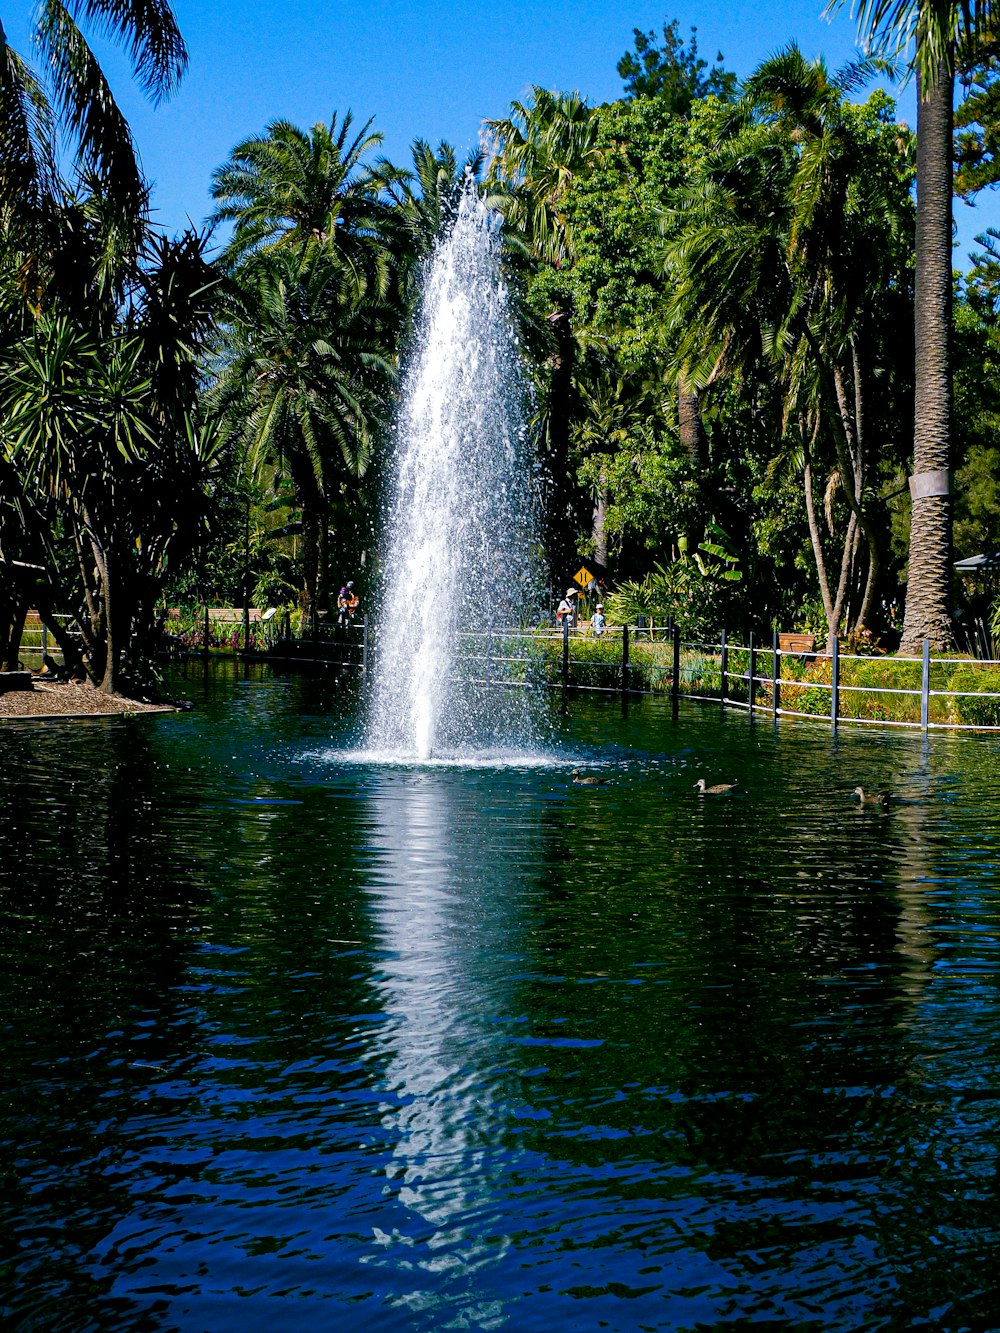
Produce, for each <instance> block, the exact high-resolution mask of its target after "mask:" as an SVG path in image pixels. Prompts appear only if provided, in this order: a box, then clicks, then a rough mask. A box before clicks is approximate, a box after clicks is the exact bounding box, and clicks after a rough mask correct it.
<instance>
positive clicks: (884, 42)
mask: <svg viewBox="0 0 1000 1333" xmlns="http://www.w3.org/2000/svg"><path fill="white" fill-rule="evenodd" d="M844 2H845V0H830V3H829V4H828V6H827V10H828V11H832V10H836V9H839V8H841V6H842V5H843V4H844ZM997 10H998V6H997V4H996V3H995V0H958V2H956V0H861V3H860V4H859V6H858V23H859V30H860V32H861V34H862V36H863V38H864V39H865V40H866V41H867V42H869V43H871V44H873V45H874V46H880V47H882V48H883V49H886V48H888V49H894V50H895V51H897V52H898V51H902V50H903V49H905V48H906V47H907V46H908V45H909V43H910V42H911V41H913V42H914V43H915V54H914V57H913V66H914V68H915V71H916V75H917V235H916V256H917V262H916V289H915V302H914V342H915V364H914V368H915V404H914V430H913V475H912V476H911V478H910V494H911V497H912V509H911V517H910V552H909V555H910V558H909V572H908V575H907V584H906V612H905V616H904V621H903V637H902V642H901V643H900V651H901V652H904V653H916V652H917V651H918V650H919V648H920V645H921V642H922V641H923V640H924V639H929V640H930V641H931V643H932V644H933V645H934V646H935V647H936V648H947V647H948V646H949V645H950V644H951V643H952V642H953V631H952V621H951V585H952V568H951V561H952V498H951V468H952V447H951V417H952V375H951V360H952V358H951V343H952V330H951V325H952V311H951V307H952V269H951V239H952V205H951V200H952V151H953V149H952V132H953V120H954V88H955V50H956V45H957V44H958V43H959V42H960V41H962V40H966V39H967V40H973V39H975V37H976V36H977V35H982V34H985V33H987V32H988V31H989V30H990V29H991V28H992V27H993V26H994V25H995V23H996V18H997Z"/></svg>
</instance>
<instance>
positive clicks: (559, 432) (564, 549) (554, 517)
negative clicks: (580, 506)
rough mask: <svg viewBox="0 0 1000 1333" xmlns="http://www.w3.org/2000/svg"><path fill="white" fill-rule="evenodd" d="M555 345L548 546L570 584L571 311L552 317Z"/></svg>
mask: <svg viewBox="0 0 1000 1333" xmlns="http://www.w3.org/2000/svg"><path fill="white" fill-rule="evenodd" d="M548 324H549V328H550V329H551V331H552V338H553V341H554V343H555V353H554V355H553V357H552V359H551V362H550V365H551V376H550V379H549V403H548V414H547V415H548V421H547V429H546V441H545V443H546V446H547V451H548V460H547V461H548V473H549V486H550V495H549V497H548V503H547V504H546V506H545V508H546V514H547V519H548V523H547V526H548V531H547V533H546V547H547V548H548V557H549V565H550V567H551V571H552V576H553V578H554V579H555V582H556V583H557V584H558V583H564V582H565V581H566V571H567V570H568V569H569V568H571V566H572V564H573V562H574V561H575V558H576V536H577V533H576V516H575V509H576V501H577V488H576V485H575V479H574V478H573V477H572V476H571V475H570V461H569V453H570V450H569V443H570V440H569V434H570V431H569V428H570V407H571V398H572V390H573V362H574V359H575V356H574V354H575V350H576V347H575V343H574V341H573V326H572V322H571V318H570V312H569V311H568V310H553V311H552V313H551V314H550V315H549V317H548Z"/></svg>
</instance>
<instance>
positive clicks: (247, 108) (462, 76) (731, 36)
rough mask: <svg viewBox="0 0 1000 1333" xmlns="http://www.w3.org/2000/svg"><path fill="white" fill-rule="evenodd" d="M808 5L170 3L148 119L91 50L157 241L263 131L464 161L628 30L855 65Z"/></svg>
mask: <svg viewBox="0 0 1000 1333" xmlns="http://www.w3.org/2000/svg"><path fill="white" fill-rule="evenodd" d="M27 8H28V6H25V10H27ZM822 8H823V0H785V3H783V4H774V3H771V4H765V3H762V2H759V3H752V2H751V0H724V3H716V4H714V5H711V6H710V5H706V4H704V3H701V4H699V5H697V6H696V5H691V4H681V3H679V2H678V3H677V4H676V5H674V4H671V5H670V6H669V7H666V8H665V7H664V5H663V4H662V3H647V2H646V0H630V2H629V3H625V2H624V0H576V2H575V3H569V0H507V2H506V3H501V4H496V3H494V4H489V5H487V4H485V3H482V2H481V0H471V2H469V3H464V4H462V3H448V0H440V2H439V3H437V4H435V3H432V0H370V2H369V3H365V2H364V0H353V2H352V3H348V2H347V0H284V3H269V4H263V3H261V2H260V0H213V2H212V3H208V2H207V0H175V9H176V13H177V16H178V19H179V22H180V26H181V31H182V32H183V33H184V37H185V40H186V41H187V44H188V47H189V50H190V54H191V64H190V68H189V71H188V74H187V76H186V78H185V80H184V82H183V84H182V85H181V88H180V89H179V91H178V92H177V93H176V94H175V95H174V97H173V98H172V99H171V100H170V101H169V102H166V103H164V104H163V105H161V106H160V107H158V108H152V107H150V106H149V104H148V103H146V102H145V101H144V100H143V98H142V96H141V94H139V93H138V91H137V90H135V89H134V88H133V87H132V86H131V85H130V84H129V82H128V79H127V72H126V68H127V67H126V66H125V64H124V62H123V61H122V60H121V58H120V57H119V56H118V55H117V53H116V52H114V50H113V49H111V48H108V47H105V46H103V45H102V44H101V43H96V45H97V48H98V50H99V53H100V56H101V59H102V62H103V63H104V65H105V68H106V70H107V71H108V73H109V75H110V77H111V79H112V83H113V85H114V88H115V92H116V95H117V96H118V97H119V100H120V102H121V103H122V105H123V107H124V108H125V111H126V114H127V115H128V117H129V120H130V122H131V124H132V126H133V129H134V131H135V135H136V139H137V142H138V144H139V149H140V152H141V155H142V160H143V164H144V167H145V169H146V172H147V174H148V175H149V176H150V177H151V178H152V179H153V181H154V182H155V192H154V204H155V206H156V208H157V210H158V211H157V218H158V220H159V221H160V222H161V224H162V225H163V226H165V227H166V228H167V229H168V230H171V231H172V230H176V229H178V228H179V227H182V226H184V224H185V222H186V220H187V219H188V218H189V217H190V218H191V219H192V220H193V221H194V222H196V223H198V224H200V223H201V222H202V220H203V219H204V217H205V215H206V214H207V213H208V212H209V211H210V207H211V203H210V197H209V179H210V176H211V172H212V170H213V168H215V167H216V166H218V165H219V164H220V163H221V162H223V161H225V160H226V158H227V157H228V155H229V153H230V151H231V149H232V147H233V145H234V144H236V143H237V142H238V141H239V140H240V139H241V138H242V137H244V136H246V135H248V134H251V133H254V132H257V131H259V130H261V129H263V128H264V126H265V125H266V124H267V123H268V122H269V121H271V120H274V119H278V118H288V119H290V120H292V121H294V122H295V123H297V124H300V125H302V126H308V125H312V124H313V123H314V122H316V121H317V120H329V117H330V115H331V113H332V112H333V111H334V110H336V111H338V112H339V113H343V112H344V111H346V110H347V109H348V108H350V109H351V110H352V111H353V112H354V115H355V120H356V122H357V123H359V124H360V123H363V122H364V121H365V120H367V119H368V118H369V117H374V119H375V126H376V128H378V129H380V130H381V131H382V132H383V134H384V136H385V141H384V146H383V147H384V151H385V153H386V155H387V156H388V157H390V158H391V159H392V160H393V161H395V162H399V163H401V164H402V163H405V162H407V161H408V160H409V151H408V150H409V144H410V141H411V140H412V139H413V138H414V137H416V136H418V135H419V136H421V137H423V138H425V139H429V140H431V141H432V142H434V143H436V142H437V141H438V140H439V139H442V138H445V139H448V140H449V141H450V142H452V143H453V144H454V145H455V146H456V147H457V148H458V149H459V150H460V152H462V153H464V152H465V151H466V150H467V149H468V148H470V147H472V146H473V145H474V144H475V143H476V141H477V137H478V132H479V126H480V123H481V122H482V120H483V119H485V118H487V117H498V116H502V115H504V114H505V113H506V111H507V108H508V107H509V105H510V102H511V100H512V99H513V98H519V97H521V96H523V94H524V93H525V92H526V91H527V89H528V88H529V87H530V85H531V84H533V83H535V84H541V85H543V86H545V87H548V88H557V89H560V90H570V89H575V90H577V91H579V92H580V93H582V94H584V95H585V96H586V97H587V98H588V100H589V101H590V102H591V103H596V102H603V101H608V100H611V99H613V98H615V97H618V96H620V95H621V92H622V85H621V80H620V79H619V77H618V75H617V73H616V70H615V66H616V64H617V62H618V60H619V58H620V57H621V55H622V54H623V53H624V52H625V51H626V50H628V49H629V48H630V47H631V45H632V30H633V28H635V27H638V28H641V29H650V28H656V29H657V31H659V29H660V28H661V27H662V24H663V22H664V19H665V18H673V17H676V18H677V19H678V20H679V21H680V24H681V30H682V32H683V33H684V34H685V36H687V33H688V29H689V27H690V26H691V25H692V24H695V25H696V26H697V28H698V44H699V48H700V53H701V54H702V55H703V56H705V57H707V58H708V59H709V60H711V59H712V58H714V56H715V54H716V51H718V50H721V51H722V52H723V54H724V56H725V63H726V65H727V67H728V68H730V69H733V70H735V71H736V73H737V74H739V75H745V74H747V73H749V72H750V70H752V69H753V68H754V66H755V65H756V64H758V63H759V62H760V61H761V60H762V59H764V57H766V56H767V55H769V54H771V53H772V52H773V51H775V50H777V49H779V48H780V47H781V46H783V45H785V44H786V43H787V42H789V41H791V40H792V39H795V40H796V41H798V43H799V45H800V46H801V47H802V49H803V51H804V52H805V54H806V55H808V56H814V55H819V54H823V55H825V56H826V58H827V60H828V62H829V63H830V64H831V65H834V66H836V65H839V64H842V63H843V62H844V61H845V60H849V59H851V58H852V57H853V56H855V55H856V48H855V45H854V38H855V25H854V21H853V20H852V18H851V17H850V11H849V7H845V8H844V9H843V10H842V11H841V12H840V13H839V14H838V15H837V16H836V17H835V18H834V19H832V20H827V19H824V18H822V17H821V11H822ZM4 22H5V24H6V25H7V29H8V34H9V37H10V40H11V42H12V44H14V45H15V46H18V47H19V48H20V49H21V50H22V51H23V50H24V38H23V30H20V31H19V30H18V27H17V24H16V23H15V22H14V21H13V17H12V18H11V20H10V21H8V17H7V15H6V14H5V16H4ZM900 115H901V117H902V118H903V119H905V120H908V121H910V122H911V123H912V121H913V119H914V109H913V92H912V89H910V90H905V91H904V92H903V93H902V94H901V96H900ZM956 217H957V220H958V223H959V236H960V241H961V253H962V254H964V252H965V251H966V250H967V249H968V247H969V245H971V244H972V241H973V237H974V236H975V234H976V233H977V232H979V231H983V230H985V228H986V226H988V225H1000V199H997V198H995V197H993V196H991V197H989V198H987V199H985V200H984V201H983V202H982V203H981V204H980V205H979V206H978V207H977V208H976V209H975V210H970V209H968V208H966V207H965V206H964V205H962V204H957V205H956Z"/></svg>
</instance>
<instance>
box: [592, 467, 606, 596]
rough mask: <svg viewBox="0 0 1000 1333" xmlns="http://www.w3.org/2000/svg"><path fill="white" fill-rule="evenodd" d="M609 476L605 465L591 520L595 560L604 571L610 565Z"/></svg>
mask: <svg viewBox="0 0 1000 1333" xmlns="http://www.w3.org/2000/svg"><path fill="white" fill-rule="evenodd" d="M607 522H608V478H607V473H606V471H605V469H604V467H602V468H601V471H600V475H599V476H598V478H597V494H596V495H595V496H594V515H593V518H592V520H591V527H590V535H591V539H592V541H593V545H594V562H595V564H598V565H600V567H601V570H602V572H603V571H604V570H606V569H607V567H608V533H607Z"/></svg>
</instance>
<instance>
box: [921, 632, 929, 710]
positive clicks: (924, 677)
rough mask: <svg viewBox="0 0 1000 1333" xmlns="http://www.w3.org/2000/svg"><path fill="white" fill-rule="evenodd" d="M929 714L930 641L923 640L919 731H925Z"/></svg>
mask: <svg viewBox="0 0 1000 1333" xmlns="http://www.w3.org/2000/svg"><path fill="white" fill-rule="evenodd" d="M930 713H931V641H930V639H924V657H923V664H922V668H921V672H920V729H921V731H926V730H927V728H928V725H929V724H930Z"/></svg>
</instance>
